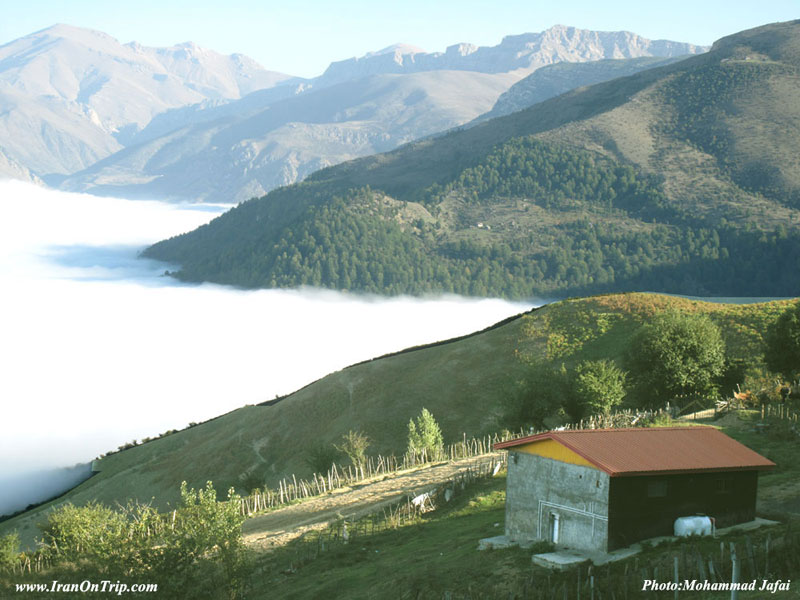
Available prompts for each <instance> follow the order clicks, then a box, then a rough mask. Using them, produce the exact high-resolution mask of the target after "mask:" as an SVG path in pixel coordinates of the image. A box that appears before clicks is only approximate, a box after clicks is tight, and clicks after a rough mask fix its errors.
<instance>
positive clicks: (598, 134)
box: [145, 22, 800, 298]
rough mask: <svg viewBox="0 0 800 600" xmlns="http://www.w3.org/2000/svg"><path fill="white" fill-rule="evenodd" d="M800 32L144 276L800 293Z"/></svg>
mask: <svg viewBox="0 0 800 600" xmlns="http://www.w3.org/2000/svg"><path fill="white" fill-rule="evenodd" d="M798 67H800V23H799V22H791V23H782V24H775V25H769V26H765V27H761V28H758V29H754V30H750V31H746V32H743V33H741V34H737V35H735V36H730V37H728V38H724V39H723V40H720V41H719V42H717V43H716V44H715V46H714V48H713V49H712V50H711V51H710V52H709V53H707V54H704V55H699V56H696V57H692V58H689V59H686V60H684V61H681V62H678V63H675V64H671V65H667V66H664V67H660V68H656V69H651V70H648V71H644V72H640V73H637V74H635V75H633V76H630V77H625V78H622V79H617V80H613V81H609V82H606V83H601V84H598V85H595V86H592V87H590V88H585V89H581V90H576V91H573V92H570V93H568V94H565V95H563V96H560V97H558V98H554V99H551V100H548V101H546V102H543V103H540V104H538V105H536V106H534V107H532V108H530V109H528V110H525V111H521V112H519V113H515V114H512V115H509V116H507V117H502V118H499V119H494V120H492V121H488V122H486V123H483V124H481V125H478V126H476V127H474V128H471V129H469V130H466V131H457V132H452V133H449V134H447V135H444V136H442V137H439V138H437V139H434V140H428V141H425V142H420V143H417V144H412V145H409V146H406V147H404V148H401V149H400V150H397V151H395V152H392V153H389V154H384V155H377V156H375V157H370V158H367V159H362V160H358V161H353V162H351V163H346V164H344V165H341V166H339V167H333V168H330V169H325V170H323V171H320V172H318V173H317V174H315V175H313V176H312V177H310V178H309V180H307V181H306V182H304V183H302V184H299V185H295V186H290V187H288V188H283V189H281V190H276V191H275V192H273V193H271V194H268V195H267V196H265V197H263V198H260V199H257V200H252V201H250V202H246V203H244V204H242V205H240V206H239V207H237V208H236V209H234V210H232V211H230V212H228V213H226V214H225V215H223V216H221V217H220V218H218V219H216V220H215V221H213V222H212V223H210V224H209V225H207V226H204V227H202V228H200V229H198V230H197V231H195V232H192V233H189V234H186V235H183V236H179V237H177V238H174V239H172V240H169V241H166V242H161V243H159V244H156V245H155V246H153V247H151V248H149V249H148V250H147V251H146V253H145V254H146V256H149V257H153V258H159V259H162V260H167V261H170V262H174V263H178V264H180V265H181V270H180V271H179V272H178V273H177V274H176V275H177V276H178V277H180V278H182V279H186V280H190V281H201V280H207V281H216V282H220V283H227V284H233V285H239V286H243V287H275V286H280V287H294V286H299V285H313V286H321V287H331V288H337V289H345V290H357V291H367V292H376V293H388V294H398V293H414V294H420V293H426V292H456V293H461V294H471V295H501V296H506V297H512V298H518V297H526V296H532V295H575V294H583V293H595V292H605V291H624V290H634V289H648V290H654V291H668V292H675V293H684V294H694V295H763V296H788V295H794V294H796V293H797V290H798V289H799V288H800V270H798V269H797V265H798V264H800V243H799V242H800V229H799V228H798V223H800V212H798V208H799V207H798V197H799V196H798V194H800V177H798V175H797V173H798V172H800V168H798V167H800V165H798V164H797V162H798V161H799V160H800V159H799V158H798V156H800V145H798V139H800V105H798V103H797V100H796V98H797V97H798V94H799V93H800V79H799V78H798V76H797V74H798Z"/></svg>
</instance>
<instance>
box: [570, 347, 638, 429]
mask: <svg viewBox="0 0 800 600" xmlns="http://www.w3.org/2000/svg"><path fill="white" fill-rule="evenodd" d="M625 379H626V374H625V372H624V371H622V370H621V369H620V368H619V367H618V366H617V365H616V364H615V363H614V361H611V360H587V361H583V362H582V363H580V364H579V365H578V366H577V367H576V368H575V374H574V376H573V379H572V381H573V395H574V397H575V400H576V403H577V405H578V407H579V408H580V409H582V412H583V414H582V415H581V417H583V416H584V415H585V414H586V413H589V414H598V413H603V414H608V413H610V412H611V410H612V409H613V408H614V407H615V406H619V405H620V404H621V403H622V400H623V398H625ZM573 417H574V418H575V417H576V415H573Z"/></svg>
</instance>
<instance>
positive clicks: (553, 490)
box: [506, 450, 610, 550]
mask: <svg viewBox="0 0 800 600" xmlns="http://www.w3.org/2000/svg"><path fill="white" fill-rule="evenodd" d="M506 486H507V487H506V535H507V536H508V537H509V538H511V539H513V540H517V541H523V540H550V536H551V534H552V526H553V521H554V519H555V517H556V516H557V519H558V530H559V531H558V545H559V546H565V547H570V548H580V549H585V550H605V549H606V546H607V540H608V494H609V488H610V486H609V477H608V475H607V474H606V473H605V472H603V471H599V470H597V469H595V468H592V467H586V466H581V465H574V464H570V463H565V462H561V461H557V460H553V459H551V458H547V457H543V456H538V455H533V454H528V453H526V452H517V451H515V450H511V451H510V452H509V459H508V480H507V483H506Z"/></svg>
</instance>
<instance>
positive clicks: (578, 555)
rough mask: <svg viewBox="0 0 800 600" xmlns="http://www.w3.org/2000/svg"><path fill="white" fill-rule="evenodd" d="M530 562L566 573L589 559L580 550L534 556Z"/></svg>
mask: <svg viewBox="0 0 800 600" xmlns="http://www.w3.org/2000/svg"><path fill="white" fill-rule="evenodd" d="M531 561H532V562H533V564H535V565H539V566H540V567H545V568H548V569H555V570H557V571H566V570H568V569H571V568H573V567H577V566H578V565H582V564H583V563H585V562H588V561H589V557H588V556H586V554H585V553H584V552H581V551H580V550H575V551H571V550H559V551H558V552H546V553H545V554H534V555H533V556H532V557H531Z"/></svg>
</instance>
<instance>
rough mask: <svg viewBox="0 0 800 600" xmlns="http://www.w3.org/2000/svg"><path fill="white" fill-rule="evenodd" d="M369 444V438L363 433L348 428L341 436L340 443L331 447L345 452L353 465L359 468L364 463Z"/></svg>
mask: <svg viewBox="0 0 800 600" xmlns="http://www.w3.org/2000/svg"><path fill="white" fill-rule="evenodd" d="M369 445H370V440H369V438H368V437H367V436H366V435H365V434H364V433H362V432H360V431H353V430H350V431H348V432H347V433H345V434H344V435H343V436H342V443H341V444H334V445H333V447H334V448H336V449H337V450H338V451H339V452H343V453H344V454H346V455H347V457H348V458H349V459H350V461H351V462H352V463H353V465H354V466H355V467H356V468H359V467H361V466H362V465H363V464H364V460H365V459H366V455H367V448H369Z"/></svg>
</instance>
